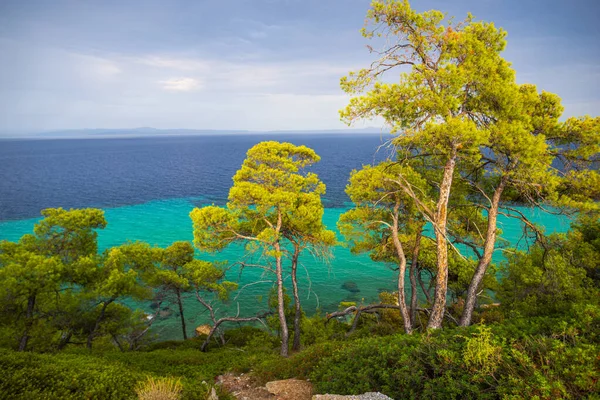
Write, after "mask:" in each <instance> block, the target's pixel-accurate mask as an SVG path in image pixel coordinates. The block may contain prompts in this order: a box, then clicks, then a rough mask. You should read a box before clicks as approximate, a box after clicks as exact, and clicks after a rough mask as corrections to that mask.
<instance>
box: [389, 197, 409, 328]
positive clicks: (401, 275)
mask: <svg viewBox="0 0 600 400" xmlns="http://www.w3.org/2000/svg"><path fill="white" fill-rule="evenodd" d="M399 209H400V202H399V201H398V200H397V201H396V204H395V205H394V213H393V214H392V220H393V224H392V240H393V242H394V247H395V248H396V254H397V256H398V267H399V268H398V306H399V307H400V314H401V315H402V320H403V324H404V332H406V333H407V334H409V335H410V334H411V333H412V322H411V318H410V314H409V312H408V308H407V307H406V295H405V293H404V279H405V275H406V255H405V254H404V249H403V247H402V243H401V242H400V239H399V237H398V210H399Z"/></svg>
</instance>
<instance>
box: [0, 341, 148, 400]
mask: <svg viewBox="0 0 600 400" xmlns="http://www.w3.org/2000/svg"><path fill="white" fill-rule="evenodd" d="M0 370H2V379H0V393H2V395H0V397H1V398H6V399H11V400H13V399H15V400H16V399H23V400H29V399H65V400H68V399H82V398H85V399H107V398H110V399H131V398H134V397H135V392H134V387H135V385H136V383H137V382H138V381H139V380H140V379H143V375H142V374H139V373H136V372H135V371H131V370H130V369H128V368H126V367H124V366H122V365H119V364H117V363H112V362H109V361H108V360H103V361H102V362H98V360H97V359H96V358H94V357H86V356H82V355H74V354H59V355H51V354H34V353H16V352H12V351H7V350H0Z"/></svg>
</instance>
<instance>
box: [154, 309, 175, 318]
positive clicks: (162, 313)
mask: <svg viewBox="0 0 600 400" xmlns="http://www.w3.org/2000/svg"><path fill="white" fill-rule="evenodd" d="M172 313H173V311H171V310H170V309H168V308H163V309H162V310H160V311H159V312H158V316H159V317H160V318H169V317H170V316H171V314H172Z"/></svg>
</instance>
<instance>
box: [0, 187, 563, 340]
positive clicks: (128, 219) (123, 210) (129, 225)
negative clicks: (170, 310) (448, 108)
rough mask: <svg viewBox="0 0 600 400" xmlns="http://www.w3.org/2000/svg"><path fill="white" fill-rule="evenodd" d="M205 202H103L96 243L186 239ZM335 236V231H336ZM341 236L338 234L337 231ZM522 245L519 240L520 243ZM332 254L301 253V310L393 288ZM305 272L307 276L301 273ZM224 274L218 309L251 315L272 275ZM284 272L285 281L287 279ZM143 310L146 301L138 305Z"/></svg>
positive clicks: (549, 226)
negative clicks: (230, 295) (225, 289)
mask: <svg viewBox="0 0 600 400" xmlns="http://www.w3.org/2000/svg"><path fill="white" fill-rule="evenodd" d="M203 204H205V200H203V199H202V198H182V199H170V200H158V201H151V202H147V203H143V204H137V205H131V206H124V207H116V208H106V209H105V214H106V219H107V221H108V226H107V228H106V229H104V230H102V231H100V232H99V235H98V240H99V246H100V249H101V250H103V249H106V248H109V247H112V246H117V245H120V244H122V243H124V242H126V241H135V240H141V241H145V242H148V243H150V244H153V245H157V246H163V247H164V246H168V245H169V244H171V243H172V242H174V241H177V240H192V238H193V235H192V223H191V220H190V218H189V213H190V211H191V210H192V209H193V208H194V207H197V206H201V205H203ZM521 210H522V211H523V212H525V213H526V214H527V216H528V217H529V218H531V220H532V221H534V222H535V223H538V224H540V225H542V226H544V227H545V228H546V231H547V232H564V231H566V230H567V229H568V228H569V221H568V220H567V219H566V218H565V217H557V216H553V215H548V214H545V213H543V212H541V211H540V210H536V209H525V208H521ZM344 211H345V209H344V208H327V209H326V210H325V216H324V219H325V223H326V225H327V226H328V227H329V228H332V229H335V226H336V223H337V220H338V218H339V216H340V214H341V213H343V212H344ZM37 220H38V219H25V220H16V221H5V222H0V239H5V240H10V241H16V240H18V239H19V238H20V237H21V236H22V235H23V234H25V233H29V232H31V231H32V228H33V224H34V223H35V222H36V221H37ZM499 225H500V228H501V229H502V231H503V234H502V238H504V239H506V240H508V241H509V242H510V243H512V244H517V242H518V240H519V238H520V237H521V232H522V227H521V226H520V225H519V224H518V223H516V221H515V220H513V219H508V218H506V217H501V218H500V220H499ZM338 236H339V235H338ZM340 239H341V237H340ZM521 245H524V243H521ZM333 253H334V257H333V258H332V259H331V260H330V261H329V262H323V261H320V260H315V259H314V258H312V257H311V256H310V255H308V254H305V255H303V256H302V257H301V260H300V261H301V264H302V269H301V270H300V271H299V279H300V280H301V281H302V286H301V297H302V300H303V305H304V308H305V310H306V311H307V312H308V313H309V314H310V313H313V312H314V311H315V310H316V309H317V308H318V307H319V308H321V309H322V310H324V311H331V310H334V309H336V308H337V305H338V304H339V303H340V302H341V301H357V302H361V301H364V302H365V303H368V302H373V301H377V299H378V293H379V291H381V290H388V291H393V290H394V288H395V273H394V271H392V270H391V269H390V268H389V267H388V266H386V265H385V264H383V263H375V262H372V261H371V260H370V259H369V257H368V256H367V255H353V254H351V253H350V251H349V250H348V249H347V248H344V247H341V246H339V247H336V248H335V249H334V252H333ZM198 256H199V257H200V258H203V259H209V260H227V261H228V262H229V263H230V264H232V263H234V262H236V261H241V260H245V261H247V262H252V261H254V262H260V261H261V260H257V259H248V258H247V257H246V258H245V254H244V251H243V248H241V247H232V248H228V249H227V250H225V251H223V252H222V253H218V254H198ZM494 258H495V260H496V261H498V260H501V258H502V253H501V251H497V252H496V254H495V256H494ZM307 276H310V281H309V280H308V279H307ZM228 279H230V280H235V281H238V282H239V284H240V287H244V285H248V284H252V283H254V282H260V283H256V284H252V285H250V286H247V287H245V288H244V289H243V290H241V291H240V292H239V293H237V294H236V295H235V296H236V297H235V298H234V299H232V300H231V301H230V302H229V304H227V305H223V306H219V313H220V314H225V313H235V312H236V311H237V306H238V304H239V307H240V310H241V315H251V314H253V313H255V312H260V311H263V310H266V309H267V304H266V303H267V294H268V292H269V288H270V287H272V285H273V283H272V279H273V277H272V276H270V275H265V274H263V271H262V270H260V269H251V268H246V269H245V270H244V271H242V273H241V274H240V270H239V268H236V267H232V268H231V269H230V270H229V271H228ZM347 281H352V282H355V283H356V284H357V286H358V288H359V289H360V292H357V293H351V292H349V291H347V290H345V289H342V285H343V284H344V282H347ZM289 283H290V282H289V278H288V279H287V281H286V284H289ZM142 306H143V307H144V308H145V309H146V310H147V311H148V312H150V311H151V309H150V308H149V307H148V305H142ZM185 313H186V320H187V322H188V326H189V327H190V334H191V333H192V329H193V327H194V326H197V325H200V324H202V323H205V322H207V315H206V312H205V310H204V308H203V307H201V306H200V305H199V304H198V303H197V301H196V300H195V298H192V297H191V296H190V298H188V299H187V300H186V310H185ZM155 332H156V333H158V334H159V335H160V336H161V337H162V338H179V337H180V336H181V328H180V325H179V319H178V318H176V317H175V314H173V315H172V316H171V317H169V318H166V319H163V320H160V321H157V323H156V324H155Z"/></svg>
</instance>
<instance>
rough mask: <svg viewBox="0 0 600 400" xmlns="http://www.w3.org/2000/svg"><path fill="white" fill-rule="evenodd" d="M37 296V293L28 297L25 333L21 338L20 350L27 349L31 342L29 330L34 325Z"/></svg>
mask: <svg viewBox="0 0 600 400" xmlns="http://www.w3.org/2000/svg"><path fill="white" fill-rule="evenodd" d="M35 298H36V295H35V294H33V295H31V296H29V297H28V298H27V311H26V314H25V318H26V319H25V329H24V331H23V334H22V335H21V340H19V351H25V350H27V343H28V342H29V332H30V330H31V327H32V326H33V311H34V309H35Z"/></svg>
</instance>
